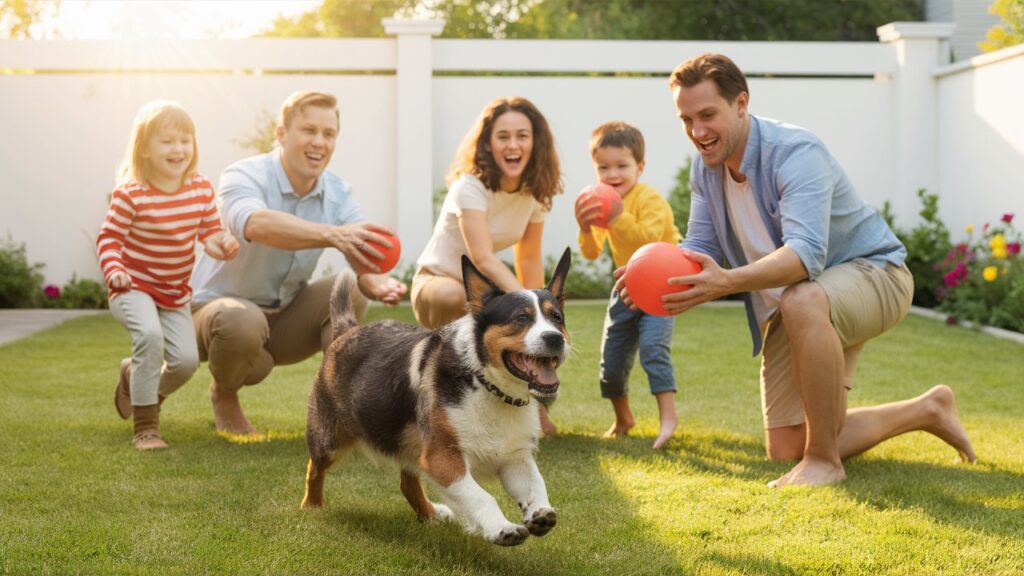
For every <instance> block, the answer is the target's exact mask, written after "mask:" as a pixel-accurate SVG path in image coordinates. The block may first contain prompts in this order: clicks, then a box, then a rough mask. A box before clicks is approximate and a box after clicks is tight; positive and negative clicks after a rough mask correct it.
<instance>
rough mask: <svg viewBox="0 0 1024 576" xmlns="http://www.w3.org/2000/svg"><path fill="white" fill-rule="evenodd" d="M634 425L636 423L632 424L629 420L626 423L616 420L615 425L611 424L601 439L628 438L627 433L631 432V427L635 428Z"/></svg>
mask: <svg viewBox="0 0 1024 576" xmlns="http://www.w3.org/2000/svg"><path fill="white" fill-rule="evenodd" d="M635 425H636V423H635V422H633V421H632V420H630V421H628V422H619V421H618V420H616V421H615V424H612V427H611V428H609V429H608V431H607V432H605V433H604V434H603V435H602V436H601V438H615V437H618V436H629V431H630V430H632V429H633V426H635Z"/></svg>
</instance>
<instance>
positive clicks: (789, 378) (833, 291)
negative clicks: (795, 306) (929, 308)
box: [761, 259, 914, 429]
mask: <svg viewBox="0 0 1024 576" xmlns="http://www.w3.org/2000/svg"><path fill="white" fill-rule="evenodd" d="M814 281H815V282H817V283H818V284H819V285H820V286H821V287H822V288H823V289H824V290H825V294H826V295H827V296H828V303H829V316H830V320H831V321H832V326H833V327H834V328H835V330H836V334H838V336H839V341H840V342H841V343H842V346H843V356H844V360H845V372H844V375H843V386H844V387H845V388H846V389H847V390H852V389H853V375H854V372H855V371H856V369H857V360H858V359H859V358H860V352H861V350H862V349H863V348H864V343H865V342H867V341H868V340H870V339H872V338H874V337H875V336H878V335H880V334H882V333H883V332H885V331H886V330H888V329H890V328H892V327H893V326H895V325H896V324H897V323H899V322H900V320H903V318H904V317H905V316H906V315H907V312H908V311H909V310H910V301H911V299H912V298H913V295H914V278H913V276H912V275H911V273H910V271H909V270H908V269H907V267H906V266H895V265H893V264H886V265H885V266H884V267H881V266H877V265H875V264H872V263H871V262H868V261H867V260H864V259H857V260H853V261H852V262H845V263H843V264H839V265H837V266H833V267H831V268H829V269H827V270H825V271H824V272H822V273H821V275H820V276H818V278H816V279H815V280H814ZM761 409H762V412H763V414H764V427H765V428H767V429H771V428H779V427H782V426H793V425H797V424H802V423H803V422H804V411H803V403H802V401H801V399H800V393H799V390H798V389H797V384H796V381H795V380H794V377H793V364H792V358H791V352H790V348H789V338H788V337H787V335H786V328H785V325H784V323H783V319H782V316H781V315H780V314H776V315H775V316H774V317H773V318H772V319H771V321H770V323H769V325H768V330H767V333H766V335H765V340H764V350H763V356H762V358H761Z"/></svg>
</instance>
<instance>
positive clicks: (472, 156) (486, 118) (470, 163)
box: [446, 96, 562, 209]
mask: <svg viewBox="0 0 1024 576" xmlns="http://www.w3.org/2000/svg"><path fill="white" fill-rule="evenodd" d="M509 111H515V112H519V113H521V114H523V115H524V116H526V117H527V118H529V120H530V126H531V128H532V129H533V152H532V153H531V154H530V161H529V163H528V164H527V165H526V170H524V171H523V178H522V180H521V181H520V189H523V187H525V188H526V190H528V191H529V192H530V194H532V195H533V197H534V198H536V199H537V201H538V202H540V203H541V204H543V205H544V207H545V208H548V209H550V208H551V199H552V197H554V195H555V194H561V192H562V175H561V171H560V169H559V163H558V152H556V151H555V138H554V136H552V134H551V129H550V128H549V127H548V121H547V120H545V119H544V115H543V114H541V113H540V110H537V107H536V106H534V105H533V103H532V102H530V101H529V100H527V99H526V98H520V97H518V96H512V97H509V98H498V99H496V100H494V101H492V102H491V103H490V104H488V105H487V107H485V108H484V110H483V112H481V113H480V117H479V118H477V120H476V123H474V124H473V127H472V128H470V130H469V132H467V133H466V136H465V138H463V140H462V144H460V145H459V149H458V151H456V152H455V160H453V161H452V165H451V167H450V168H449V169H448V177H447V178H446V180H447V182H448V185H449V186H451V185H452V183H454V182H455V181H456V180H458V179H459V177H460V176H463V175H466V174H469V175H472V176H476V177H477V178H479V179H480V181H481V182H483V183H484V186H486V187H487V189H488V190H498V188H499V187H500V185H501V169H500V168H498V164H497V163H496V162H495V161H494V154H493V153H492V152H491V150H490V149H489V145H490V141H491V133H492V131H493V130H494V123H495V121H496V120H497V119H498V117H499V116H501V115H502V114H504V113H506V112H509Z"/></svg>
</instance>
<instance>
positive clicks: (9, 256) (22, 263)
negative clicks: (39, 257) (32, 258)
mask: <svg viewBox="0 0 1024 576" xmlns="http://www.w3.org/2000/svg"><path fill="white" fill-rule="evenodd" d="M42 268H43V265H42V264H39V263H35V264H29V262H28V258H27V257H26V256H25V245H24V244H15V243H14V241H13V240H11V237H10V236H9V235H8V237H7V239H6V240H4V241H3V242H0V308H31V307H33V306H35V305H36V304H37V302H38V301H39V297H40V291H39V286H40V284H42V282H43V275H42V274H41V273H40V272H39V271H40V270H41V269H42Z"/></svg>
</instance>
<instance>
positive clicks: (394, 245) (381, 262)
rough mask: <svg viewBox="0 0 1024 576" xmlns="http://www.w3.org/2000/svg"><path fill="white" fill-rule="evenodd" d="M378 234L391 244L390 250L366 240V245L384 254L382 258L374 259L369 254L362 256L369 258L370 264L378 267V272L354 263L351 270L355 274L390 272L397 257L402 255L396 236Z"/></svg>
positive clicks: (396, 261)
mask: <svg viewBox="0 0 1024 576" xmlns="http://www.w3.org/2000/svg"><path fill="white" fill-rule="evenodd" d="M378 234H381V235H382V236H384V237H385V238H387V239H388V241H390V242H391V248H388V247H386V246H384V245H383V244H379V243H377V242H374V241H373V240H368V241H367V244H369V245H371V246H373V247H374V248H376V249H377V251H379V252H381V253H382V254H384V257H383V258H374V257H373V256H371V255H370V254H366V253H365V252H364V254H366V257H367V258H369V259H370V261H371V262H373V263H374V264H376V265H377V266H380V272H374V271H373V270H371V269H369V268H367V267H366V266H363V265H362V264H360V263H358V262H356V263H354V264H352V268H353V269H355V271H356V272H357V273H359V274H375V273H376V274H383V273H385V272H390V271H391V270H392V269H393V268H394V267H395V265H396V264H398V257H399V256H401V255H402V243H401V242H400V241H399V240H398V236H392V235H390V234H384V233H380V232H378Z"/></svg>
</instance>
